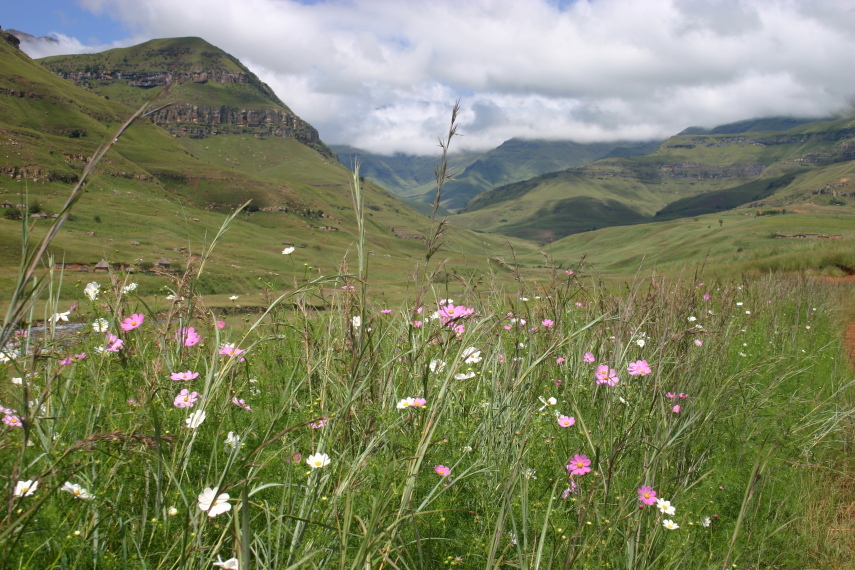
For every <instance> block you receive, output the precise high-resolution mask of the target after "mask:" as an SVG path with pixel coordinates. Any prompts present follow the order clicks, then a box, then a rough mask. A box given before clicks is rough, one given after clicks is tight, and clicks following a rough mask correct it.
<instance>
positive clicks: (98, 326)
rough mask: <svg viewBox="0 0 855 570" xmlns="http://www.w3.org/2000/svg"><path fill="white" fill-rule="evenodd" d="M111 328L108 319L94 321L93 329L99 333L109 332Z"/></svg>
mask: <svg viewBox="0 0 855 570" xmlns="http://www.w3.org/2000/svg"><path fill="white" fill-rule="evenodd" d="M109 329H110V322H109V321H108V320H107V319H95V322H94V323H92V330H93V331H95V332H97V333H102V332H107V331H108V330H109Z"/></svg>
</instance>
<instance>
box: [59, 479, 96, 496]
mask: <svg viewBox="0 0 855 570" xmlns="http://www.w3.org/2000/svg"><path fill="white" fill-rule="evenodd" d="M59 490H60V491H65V492H66V493H71V494H72V495H74V496H75V497H76V498H78V499H84V500H86V501H91V500H92V499H94V498H95V495H93V494H92V493H90V492H89V491H87V490H86V489H85V488H83V487H81V486H80V485H78V484H77V483H71V482H69V481H66V482H65V484H63V486H62V487H60V488H59Z"/></svg>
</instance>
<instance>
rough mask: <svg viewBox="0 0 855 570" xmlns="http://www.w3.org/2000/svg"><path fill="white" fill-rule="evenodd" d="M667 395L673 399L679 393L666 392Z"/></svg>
mask: <svg viewBox="0 0 855 570" xmlns="http://www.w3.org/2000/svg"><path fill="white" fill-rule="evenodd" d="M665 397H666V398H671V399H672V400H673V399H674V398H676V397H677V394H675V393H674V392H665Z"/></svg>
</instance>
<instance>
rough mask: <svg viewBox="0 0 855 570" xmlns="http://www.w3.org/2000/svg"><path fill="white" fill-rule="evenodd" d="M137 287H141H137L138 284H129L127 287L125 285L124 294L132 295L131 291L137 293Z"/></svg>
mask: <svg viewBox="0 0 855 570" xmlns="http://www.w3.org/2000/svg"><path fill="white" fill-rule="evenodd" d="M137 287H139V285H137V284H136V283H128V284H127V285H125V286H124V287H122V293H124V294H125V295H127V294H128V293H130V292H131V291H136V290H137Z"/></svg>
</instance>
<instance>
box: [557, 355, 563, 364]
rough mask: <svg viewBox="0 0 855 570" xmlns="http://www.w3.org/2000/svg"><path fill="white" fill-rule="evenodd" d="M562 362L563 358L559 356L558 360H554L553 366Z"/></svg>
mask: <svg viewBox="0 0 855 570" xmlns="http://www.w3.org/2000/svg"><path fill="white" fill-rule="evenodd" d="M563 362H564V357H563V356H559V357H558V358H556V359H555V364H561V363H563Z"/></svg>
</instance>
